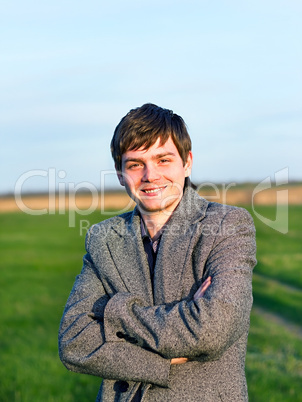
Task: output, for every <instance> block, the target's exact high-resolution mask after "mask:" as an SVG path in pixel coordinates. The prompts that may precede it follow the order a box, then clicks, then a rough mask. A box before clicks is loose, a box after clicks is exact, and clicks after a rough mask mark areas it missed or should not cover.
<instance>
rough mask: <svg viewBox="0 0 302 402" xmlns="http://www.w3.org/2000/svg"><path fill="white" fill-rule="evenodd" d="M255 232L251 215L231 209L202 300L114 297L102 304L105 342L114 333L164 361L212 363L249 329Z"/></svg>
mask: <svg viewBox="0 0 302 402" xmlns="http://www.w3.org/2000/svg"><path fill="white" fill-rule="evenodd" d="M255 253H256V244H255V228H254V224H253V220H252V218H251V216H250V214H249V213H248V212H247V211H246V210H244V209H241V208H236V209H232V210H230V211H229V212H228V213H227V214H226V215H225V216H224V219H223V220H222V221H221V224H220V226H219V230H218V231H217V233H216V237H215V241H214V243H213V247H212V250H211V252H210V254H209V256H208V259H207V262H206V266H205V271H206V272H207V275H206V276H211V277H212V284H211V286H210V288H209V289H208V290H207V292H206V294H205V296H204V297H203V298H200V299H198V300H197V301H193V300H192V299H191V300H189V299H186V300H182V301H179V302H175V303H172V304H170V305H160V306H151V307H150V306H146V305H144V301H143V300H141V299H140V298H138V297H136V296H135V295H132V294H129V293H117V294H116V295H115V296H114V297H113V298H112V299H111V300H110V301H109V302H108V304H107V305H106V308H105V314H104V322H105V326H104V328H105V337H106V339H107V341H111V342H114V341H115V340H116V338H117V334H119V336H122V335H121V334H123V335H124V336H125V338H129V339H134V340H135V342H137V345H139V346H141V347H142V348H145V349H146V350H151V351H154V352H157V353H159V354H161V355H162V356H163V357H165V358H173V357H188V358H193V359H197V360H201V361H206V360H215V359H217V358H219V357H220V356H221V355H222V354H223V353H224V351H225V350H226V349H227V348H229V347H230V346H231V345H232V344H233V343H234V342H236V341H237V340H238V339H239V338H240V337H241V336H242V335H243V334H244V333H247V331H248V328H249V317H250V311H251V306H252V268H253V267H254V265H255V264H256V259H255Z"/></svg>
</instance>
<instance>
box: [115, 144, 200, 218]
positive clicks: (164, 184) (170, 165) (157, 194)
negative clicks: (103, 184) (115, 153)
mask: <svg viewBox="0 0 302 402" xmlns="http://www.w3.org/2000/svg"><path fill="white" fill-rule="evenodd" d="M191 167H192V152H189V155H188V159H187V162H186V164H185V166H184V165H183V161H182V159H181V157H180V155H179V153H178V150H177V148H176V146H175V144H174V142H173V140H172V139H171V137H170V138H169V139H168V140H167V141H166V143H165V144H164V145H161V146H160V138H158V140H157V141H156V142H155V143H154V144H153V145H152V146H151V147H150V148H148V149H147V150H143V149H142V148H139V149H138V150H136V151H127V152H125V153H124V154H123V156H122V174H118V178H119V181H120V183H121V185H123V186H125V188H126V190H127V193H128V194H129V196H130V197H131V198H132V199H133V200H134V201H135V202H136V203H137V205H138V207H139V209H140V211H141V213H145V214H148V213H154V212H167V213H169V212H170V213H171V212H172V211H173V210H174V209H175V208H176V206H177V205H178V203H179V201H180V199H181V197H182V195H183V187H184V182H185V178H186V177H188V176H189V175H190V173H191Z"/></svg>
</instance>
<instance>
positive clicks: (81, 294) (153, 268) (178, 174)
mask: <svg viewBox="0 0 302 402" xmlns="http://www.w3.org/2000/svg"><path fill="white" fill-rule="evenodd" d="M111 150H112V156H113V158H114V161H115V167H116V170H117V175H118V178H119V181H120V183H121V185H122V186H125V188H126V190H127V192H128V194H129V195H130V197H131V198H132V199H133V200H134V201H135V202H136V204H137V205H136V208H135V209H134V211H133V212H128V213H125V214H123V215H120V216H116V217H114V218H111V219H108V220H106V221H103V222H101V223H99V224H97V225H94V226H92V228H91V229H90V231H89V233H88V234H87V237H86V250H87V254H86V255H85V256H84V264H83V269H82V272H81V274H80V275H79V276H78V277H77V278H76V281H75V284H74V287H73V289H72V291H71V294H70V296H69V299H68V301H67V305H66V307H65V311H64V314H63V318H62V322H61V327H60V333H59V351H60V357H61V360H62V362H63V363H64V364H65V366H66V367H67V368H68V369H70V370H73V371H77V372H80V373H87V374H92V375H96V376H99V377H101V378H103V379H104V380H103V382H102V385H101V388H100V391H99V394H98V398H97V400H98V401H106V402H110V401H112V402H113V401H146V402H153V401H168V402H169V401H170V402H178V401H187V402H190V401H191V402H196V401H208V402H215V401H221V400H222V401H229V402H235V401H247V400H248V396H247V386H246V379H245V370H244V365H245V354H246V343H247V336H248V329H249V316H250V310H251V306H252V268H253V267H254V265H255V263H256V260H255V252H256V246H255V230H254V225H253V221H252V218H251V217H250V215H249V214H248V213H247V211H245V210H244V209H241V208H236V207H230V206H225V205H220V204H217V203H212V202H208V201H206V200H205V199H203V198H201V197H200V196H199V195H198V194H197V193H196V191H195V190H193V188H192V187H191V186H190V182H189V178H188V177H189V175H190V173H191V168H192V159H193V157H192V151H191V141H190V137H189V135H188V133H187V130H186V126H185V124H184V121H183V120H182V118H181V117H180V116H178V115H176V114H174V113H173V112H172V111H170V110H167V109H162V108H160V107H158V106H155V105H152V104H146V105H143V106H142V107H140V108H137V109H133V110H131V111H130V112H129V113H128V114H127V115H126V116H125V117H124V118H123V119H122V120H121V122H120V123H119V125H118V126H117V127H116V130H115V133H114V136H113V139H112V142H111Z"/></svg>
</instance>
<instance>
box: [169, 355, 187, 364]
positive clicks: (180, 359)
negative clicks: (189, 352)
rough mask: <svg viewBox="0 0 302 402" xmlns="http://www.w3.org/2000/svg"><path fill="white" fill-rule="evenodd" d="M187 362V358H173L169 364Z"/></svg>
mask: <svg viewBox="0 0 302 402" xmlns="http://www.w3.org/2000/svg"><path fill="white" fill-rule="evenodd" d="M188 360H189V359H188V358H187V357H175V358H174V359H171V364H183V363H187V361H188Z"/></svg>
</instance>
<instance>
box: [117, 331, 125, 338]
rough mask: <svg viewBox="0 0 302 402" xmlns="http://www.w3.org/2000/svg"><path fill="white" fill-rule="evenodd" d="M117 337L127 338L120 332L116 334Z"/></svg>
mask: <svg viewBox="0 0 302 402" xmlns="http://www.w3.org/2000/svg"><path fill="white" fill-rule="evenodd" d="M116 336H117V337H118V338H125V335H124V334H123V333H122V332H120V331H118V332H117V333H116Z"/></svg>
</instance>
